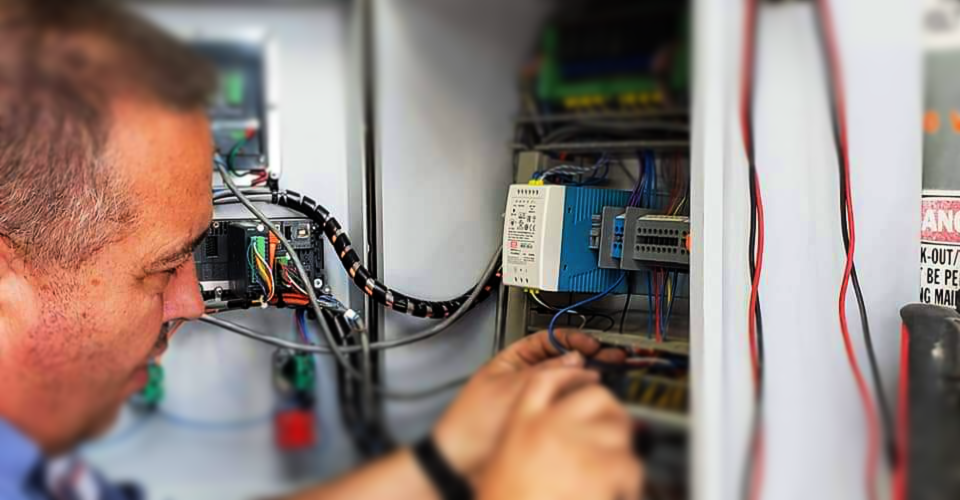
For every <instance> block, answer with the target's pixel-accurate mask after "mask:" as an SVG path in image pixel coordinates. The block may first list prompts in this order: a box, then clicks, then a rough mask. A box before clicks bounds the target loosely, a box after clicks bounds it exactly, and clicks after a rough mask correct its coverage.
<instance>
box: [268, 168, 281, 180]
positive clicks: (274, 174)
mask: <svg viewBox="0 0 960 500" xmlns="http://www.w3.org/2000/svg"><path fill="white" fill-rule="evenodd" d="M270 178H271V179H273V180H277V179H279V178H280V172H277V171H276V170H274V171H273V172H270Z"/></svg>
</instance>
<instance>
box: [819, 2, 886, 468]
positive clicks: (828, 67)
mask: <svg viewBox="0 0 960 500" xmlns="http://www.w3.org/2000/svg"><path fill="white" fill-rule="evenodd" d="M816 9H817V23H816V26H817V35H818V37H817V39H818V41H819V44H820V49H821V52H822V54H823V60H824V74H825V75H826V77H827V98H828V100H829V104H830V125H831V129H832V132H833V142H834V150H835V152H836V155H837V167H838V168H837V171H838V172H839V174H840V232H841V236H842V238H843V249H844V251H845V252H849V250H850V228H849V221H848V220H847V210H846V206H847V176H846V175H845V169H844V165H845V164H846V158H845V157H844V154H843V148H842V147H841V146H840V144H841V139H840V120H839V109H838V108H839V107H838V105H837V95H836V89H835V88H834V86H833V81H834V80H833V78H834V73H833V65H832V64H830V53H829V51H828V50H827V41H826V28H825V27H824V25H823V16H824V15H825V13H824V12H823V6H821V5H820V3H819V2H817V3H816ZM850 280H851V282H852V284H853V291H854V295H856V298H857V310H858V312H859V313H860V324H861V326H862V328H863V343H864V346H865V347H866V350H867V359H868V360H869V364H870V375H871V378H872V379H873V384H874V392H876V394H877V406H879V407H880V408H879V411H880V419H881V421H882V422H881V424H882V427H883V440H884V442H885V448H886V455H887V460H888V462H889V464H890V465H891V466H892V465H894V464H895V463H896V461H897V447H896V443H895V440H894V429H893V417H892V415H891V414H890V406H889V405H888V404H887V397H886V392H885V391H884V390H883V378H882V377H881V375H880V367H879V364H878V363H877V355H876V352H875V351H874V348H873V337H872V335H871V334H870V321H869V318H868V315H867V307H866V305H865V303H864V299H863V291H862V290H861V288H860V278H859V277H858V276H857V267H856V263H851V266H850Z"/></svg>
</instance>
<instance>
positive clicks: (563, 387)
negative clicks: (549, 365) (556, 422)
mask: <svg viewBox="0 0 960 500" xmlns="http://www.w3.org/2000/svg"><path fill="white" fill-rule="evenodd" d="M598 380H599V376H598V375H597V373H596V372H591V371H588V370H584V369H581V368H553V369H549V370H541V371H538V372H537V373H535V374H534V375H533V376H531V378H530V381H529V382H528V385H527V388H526V391H524V394H523V396H522V397H521V399H520V402H519V406H518V408H517V414H518V415H519V416H520V417H522V418H528V417H532V416H535V415H538V414H540V413H542V412H543V411H544V410H546V409H547V408H548V407H550V406H551V405H552V404H553V403H554V402H555V401H556V400H558V399H560V398H561V397H563V395H565V394H567V393H569V392H570V391H574V390H576V389H579V388H581V387H584V386H587V385H590V384H596V383H597V381H598Z"/></svg>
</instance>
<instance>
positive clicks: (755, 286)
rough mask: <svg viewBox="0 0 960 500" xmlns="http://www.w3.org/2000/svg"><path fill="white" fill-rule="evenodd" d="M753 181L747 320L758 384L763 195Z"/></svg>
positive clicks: (756, 179)
mask: <svg viewBox="0 0 960 500" xmlns="http://www.w3.org/2000/svg"><path fill="white" fill-rule="evenodd" d="M753 182H754V186H755V189H756V191H757V253H756V256H755V262H756V272H754V273H753V282H752V283H751V286H750V309H749V312H750V314H749V316H748V318H747V321H748V322H749V331H750V359H751V360H752V362H753V380H754V383H755V384H756V385H757V387H759V385H760V352H759V348H758V346H757V316H756V314H754V311H755V310H756V308H757V298H758V297H759V295H760V272H761V271H762V270H763V237H764V231H763V197H762V196H761V195H760V176H759V174H758V175H754V176H753Z"/></svg>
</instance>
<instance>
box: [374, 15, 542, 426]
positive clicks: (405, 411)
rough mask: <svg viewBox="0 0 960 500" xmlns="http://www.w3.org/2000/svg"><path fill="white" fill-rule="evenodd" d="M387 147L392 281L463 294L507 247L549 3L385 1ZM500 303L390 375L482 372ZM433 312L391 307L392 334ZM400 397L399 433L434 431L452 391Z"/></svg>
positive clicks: (407, 288)
mask: <svg viewBox="0 0 960 500" xmlns="http://www.w3.org/2000/svg"><path fill="white" fill-rule="evenodd" d="M376 5H377V7H378V9H377V14H376V23H377V46H376V47H377V59H378V65H377V71H378V74H377V79H376V82H377V99H378V116H377V120H378V122H379V123H378V125H379V127H378V130H377V136H378V137H379V142H378V148H379V149H378V152H379V161H380V172H381V175H382V177H381V178H382V191H383V199H382V205H381V208H382V213H383V220H382V225H383V238H382V244H383V248H382V249H381V251H382V255H383V269H384V271H383V274H384V276H383V278H384V281H385V282H386V283H387V284H388V285H389V286H391V287H394V288H396V289H398V290H401V291H403V292H405V293H409V294H412V295H416V296H419V297H424V298H428V299H444V298H449V297H453V296H457V295H460V294H462V293H463V292H464V291H466V290H468V289H469V288H470V287H471V286H472V285H473V284H474V283H475V282H476V280H477V278H478V277H479V275H480V273H481V272H482V270H483V267H484V265H485V264H486V263H487V262H488V260H489V258H490V256H491V255H492V254H493V252H494V250H496V249H497V248H499V245H500V231H501V229H502V224H503V222H502V219H501V214H502V213H503V209H504V203H505V202H506V195H507V189H508V186H509V185H510V183H511V181H512V166H511V156H510V151H509V149H508V148H507V144H508V142H509V141H510V140H511V138H512V130H513V129H512V126H511V118H512V116H513V115H514V114H515V113H516V112H517V110H518V109H519V99H518V97H517V90H516V75H517V74H518V71H519V68H520V66H521V64H522V62H524V60H525V58H526V57H527V56H528V55H529V53H530V51H531V50H532V47H533V46H532V43H533V42H534V37H535V36H536V33H537V26H538V24H537V23H538V20H539V19H540V16H541V13H542V11H543V9H542V5H540V2H510V1H506V0H495V1H490V2H474V1H469V0H456V1H450V0H411V1H406V2H394V1H385V0H383V1H378V2H377V3H376ZM494 302H495V300H488V301H487V303H486V304H484V305H482V306H481V307H479V308H478V309H477V310H476V311H474V312H471V313H470V315H469V316H468V317H467V318H465V320H464V321H463V322H462V324H459V325H456V326H455V327H453V328H451V329H450V330H449V331H447V332H445V333H443V334H442V335H440V336H437V337H435V338H433V339H431V340H429V341H427V342H422V343H418V344H416V345H413V346H409V347H405V348H401V349H396V350H392V351H389V352H388V353H387V354H386V355H385V359H386V362H385V366H386V372H387V377H386V379H387V383H388V385H389V386H391V387H395V388H398V389H406V388H420V387H429V386H433V385H435V384H437V383H438V382H441V381H444V380H448V379H452V378H455V377H459V376H462V375H465V374H468V373H471V372H472V371H473V370H475V369H476V367H478V366H479V365H480V364H482V363H483V362H484V361H485V360H486V359H487V358H488V357H489V355H490V353H491V351H492V349H493V332H494V307H493V306H494ZM430 321H435V320H418V319H414V318H409V317H404V316H401V315H399V314H397V313H393V312H389V311H387V312H386V321H385V327H386V336H387V337H389V338H396V337H402V336H405V335H408V334H409V333H410V332H413V331H417V330H419V329H421V328H423V327H425V326H426V325H428V324H429V322H430ZM451 395H452V394H448V395H446V396H440V397H436V398H433V399H428V400H423V401H419V402H412V403H410V402H390V403H389V404H388V406H387V411H388V416H389V419H390V424H391V430H392V431H393V432H394V434H395V435H396V436H397V437H398V438H400V439H413V438H416V437H418V436H421V435H423V433H425V432H426V431H427V430H428V429H429V428H430V426H431V424H432V423H433V421H434V419H435V418H436V416H437V415H438V414H439V412H440V411H441V410H442V409H443V407H444V406H445V405H446V402H447V401H448V400H449V397H450V396H451Z"/></svg>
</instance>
